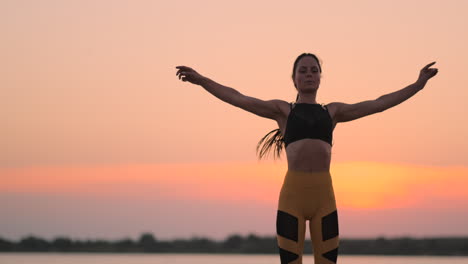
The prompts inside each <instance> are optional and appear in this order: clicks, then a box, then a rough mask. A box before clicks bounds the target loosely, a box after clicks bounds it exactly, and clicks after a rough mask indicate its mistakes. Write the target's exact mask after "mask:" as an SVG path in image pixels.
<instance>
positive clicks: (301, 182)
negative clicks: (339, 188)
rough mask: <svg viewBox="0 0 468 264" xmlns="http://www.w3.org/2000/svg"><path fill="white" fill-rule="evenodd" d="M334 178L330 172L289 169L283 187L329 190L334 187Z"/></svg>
mask: <svg viewBox="0 0 468 264" xmlns="http://www.w3.org/2000/svg"><path fill="white" fill-rule="evenodd" d="M332 185H333V182H332V176H331V174H330V171H329V170H317V171H302V170H293V169H290V168H289V169H288V171H287V172H286V176H285V177H284V181H283V186H293V187H294V188H319V189H323V188H328V187H332Z"/></svg>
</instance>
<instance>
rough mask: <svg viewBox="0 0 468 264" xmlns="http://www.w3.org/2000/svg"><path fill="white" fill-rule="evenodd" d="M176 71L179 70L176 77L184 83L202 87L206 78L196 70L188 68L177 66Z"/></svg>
mask: <svg viewBox="0 0 468 264" xmlns="http://www.w3.org/2000/svg"><path fill="white" fill-rule="evenodd" d="M176 69H179V70H178V71H177V73H176V75H177V76H178V77H179V80H180V79H182V81H183V82H191V83H193V84H197V85H200V84H201V81H202V80H203V78H204V77H203V76H202V75H200V74H199V73H198V72H196V71H195V70H194V69H192V68H190V67H187V66H177V67H176Z"/></svg>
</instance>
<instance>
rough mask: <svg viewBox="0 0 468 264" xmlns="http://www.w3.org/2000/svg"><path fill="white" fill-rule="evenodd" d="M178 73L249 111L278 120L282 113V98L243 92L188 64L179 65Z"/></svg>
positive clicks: (183, 78) (181, 76)
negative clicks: (213, 78) (266, 99)
mask: <svg viewBox="0 0 468 264" xmlns="http://www.w3.org/2000/svg"><path fill="white" fill-rule="evenodd" d="M176 68H177V69H178V71H177V73H176V75H177V76H178V77H179V79H181V80H182V81H184V82H187V81H188V82H190V83H193V84H197V85H200V86H202V87H203V88H205V90H207V91H208V92H209V93H211V94H212V95H214V96H216V97H217V98H218V99H220V100H222V101H224V102H226V103H229V104H231V105H233V106H236V107H239V108H241V109H244V110H246V111H248V112H251V113H253V114H256V115H258V116H261V117H265V118H270V119H274V120H276V119H277V117H278V116H279V115H280V113H281V112H280V107H279V105H280V104H281V103H282V101H281V100H269V101H264V100H260V99H257V98H254V97H250V96H246V95H243V94H241V93H240V92H239V91H237V90H235V89H233V88H230V87H227V86H224V85H221V84H219V83H217V82H215V81H213V80H211V79H209V78H207V77H204V76H202V75H201V74H199V73H198V72H196V71H195V70H194V69H192V68H190V67H186V66H177V67H176Z"/></svg>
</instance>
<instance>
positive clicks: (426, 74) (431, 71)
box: [418, 61, 438, 83]
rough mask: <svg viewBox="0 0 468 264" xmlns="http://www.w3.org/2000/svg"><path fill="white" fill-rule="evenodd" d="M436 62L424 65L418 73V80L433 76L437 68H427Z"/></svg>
mask: <svg viewBox="0 0 468 264" xmlns="http://www.w3.org/2000/svg"><path fill="white" fill-rule="evenodd" d="M435 63H436V62H435V61H434V62H432V63H429V64H428V65H426V66H425V67H424V68H422V69H421V72H420V73H419V78H418V82H423V83H425V82H427V81H428V80H429V79H430V78H432V77H434V76H435V75H436V74H437V72H438V69H437V68H432V69H431V68H429V67H431V66H432V65H434V64H435Z"/></svg>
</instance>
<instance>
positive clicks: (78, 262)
mask: <svg viewBox="0 0 468 264" xmlns="http://www.w3.org/2000/svg"><path fill="white" fill-rule="evenodd" d="M0 263H1V264H111V263H112V264H167V263H170V264H188V263H190V264H280V260H279V255H277V256H276V255H260V254H258V255H236V254H219V255H214V254H103V253H70V254H66V253H0ZM312 263H314V258H313V256H312V255H305V256H304V257H303V264H312ZM338 263H339V264H362V263H372V264H397V263H398V264H445V263H447V264H448V263H450V264H468V257H432V256H415V257H413V256H412V257H402V256H349V255H343V256H338Z"/></svg>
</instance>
